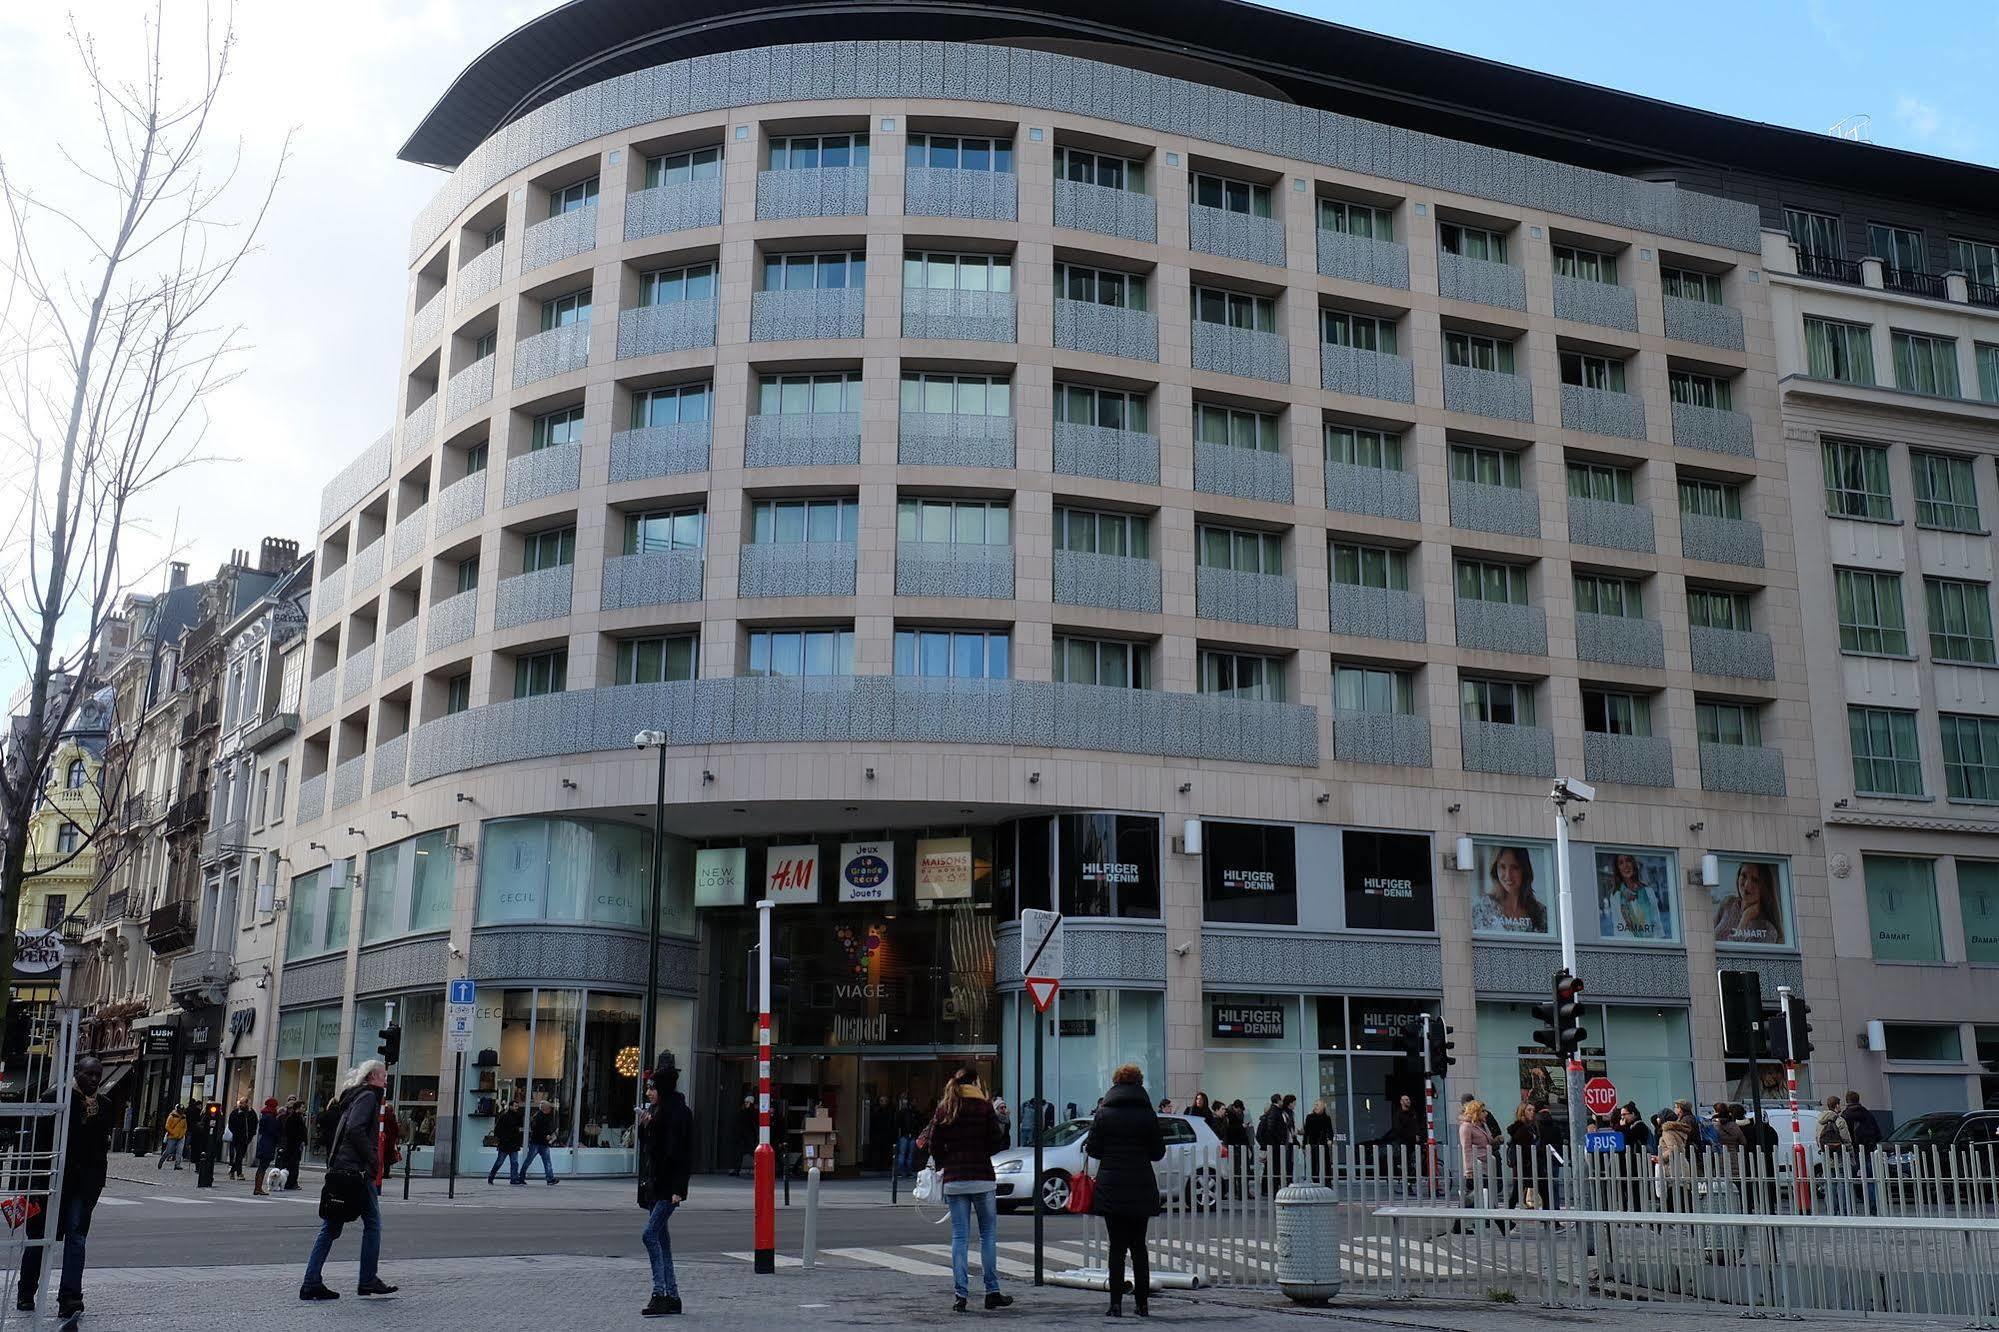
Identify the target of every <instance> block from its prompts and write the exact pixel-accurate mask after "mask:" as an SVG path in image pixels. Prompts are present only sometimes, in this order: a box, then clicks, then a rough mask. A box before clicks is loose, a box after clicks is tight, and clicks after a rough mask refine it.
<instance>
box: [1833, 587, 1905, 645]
mask: <svg viewBox="0 0 1999 1332" xmlns="http://www.w3.org/2000/svg"><path fill="white" fill-rule="evenodd" d="M1832 579H1833V598H1834V602H1835V608H1836V613H1837V615H1838V617H1839V647H1840V650H1841V651H1842V652H1865V653H1877V654H1885V655H1889V656H1898V657H1899V656H1906V655H1907V654H1908V651H1909V630H1908V622H1907V620H1906V619H1905V618H1904V617H1903V614H1902V575H1900V574H1898V573H1883V572H1881V571H1879V570H1875V569H1834V570H1833V571H1832Z"/></svg>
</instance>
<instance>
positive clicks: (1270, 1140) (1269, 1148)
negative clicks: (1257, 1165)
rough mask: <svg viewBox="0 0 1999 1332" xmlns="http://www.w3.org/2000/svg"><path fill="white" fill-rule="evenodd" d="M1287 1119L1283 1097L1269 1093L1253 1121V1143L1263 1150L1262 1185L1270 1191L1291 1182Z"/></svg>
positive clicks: (1268, 1192)
mask: <svg viewBox="0 0 1999 1332" xmlns="http://www.w3.org/2000/svg"><path fill="white" fill-rule="evenodd" d="M1289 1130H1290V1122H1289V1121H1288V1120H1287V1119H1286V1118H1285V1116H1284V1098H1283V1097H1282V1096H1280V1095H1279V1094H1277V1093H1276V1092H1272V1093H1271V1094H1270V1105H1269V1106H1268V1107H1267V1108H1266V1109H1265V1110H1264V1112H1263V1114H1262V1115H1260V1116H1258V1118H1257V1121H1256V1145H1257V1146H1258V1147H1259V1148H1261V1149H1262V1153H1263V1187H1264V1190H1265V1192H1266V1194H1274V1193H1276V1192H1277V1190H1279V1189H1281V1188H1283V1187H1284V1186H1285V1185H1286V1184H1288V1183H1290V1182H1291V1178H1290V1177H1291V1171H1290V1161H1289V1160H1287V1159H1286V1158H1287V1157H1288V1155H1289V1152H1290V1144H1291V1135H1290V1131H1289Z"/></svg>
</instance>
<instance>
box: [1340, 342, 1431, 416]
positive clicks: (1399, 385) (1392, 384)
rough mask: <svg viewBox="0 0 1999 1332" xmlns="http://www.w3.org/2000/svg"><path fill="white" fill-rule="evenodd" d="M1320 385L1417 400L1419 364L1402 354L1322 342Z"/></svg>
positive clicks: (1361, 394) (1391, 398)
mask: <svg viewBox="0 0 1999 1332" xmlns="http://www.w3.org/2000/svg"><path fill="white" fill-rule="evenodd" d="M1319 387H1321V388H1323V389H1325V390H1326V391H1327V392H1328V393H1351V394H1353V395H1355V396H1356V397H1362V398H1379V399H1381V400H1382V401H1384V402H1408V403H1413V402H1415V401H1416V367H1415V366H1413V365H1411V364H1410V363H1409V362H1408V361H1405V360H1403V359H1402V358H1401V357H1399V356H1387V355H1384V354H1383V353H1381V352H1375V351H1367V350H1365V349H1363V348H1359V347H1342V346H1338V345H1336V344H1333V343H1321V344H1320V345H1319Z"/></svg>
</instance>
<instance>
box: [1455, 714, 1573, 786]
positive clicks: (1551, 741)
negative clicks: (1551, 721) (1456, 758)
mask: <svg viewBox="0 0 1999 1332" xmlns="http://www.w3.org/2000/svg"><path fill="white" fill-rule="evenodd" d="M1460 726H1461V727H1462V732H1461V736H1462V748H1463V757H1464V766H1465V771H1466V772H1496V773H1501V774H1505V775H1509V776H1513V777H1553V776H1554V775H1555V733H1554V732H1553V731H1550V730H1548V729H1546V728H1545V727H1540V726H1509V725H1507V724H1506V723H1504V722H1487V721H1474V720H1472V719H1471V718H1466V719H1465V720H1464V721H1463V722H1461V723H1460Z"/></svg>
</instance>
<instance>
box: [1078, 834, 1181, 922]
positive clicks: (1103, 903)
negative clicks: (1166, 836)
mask: <svg viewBox="0 0 1999 1332" xmlns="http://www.w3.org/2000/svg"><path fill="white" fill-rule="evenodd" d="M1057 835H1058V836H1059V837H1060V838H1061V858H1060V861H1059V865H1058V879H1059V881H1060V883H1061V885H1062V905H1061V910H1062V914H1063V915H1065V916H1125V917H1133V918H1138V919H1142V920H1157V919H1158V918H1159V820H1157V819H1151V818H1140V817H1133V816H1129V815H1123V814H1064V815H1062V816H1061V818H1060V819H1059V820H1058V821H1057Z"/></svg>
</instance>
